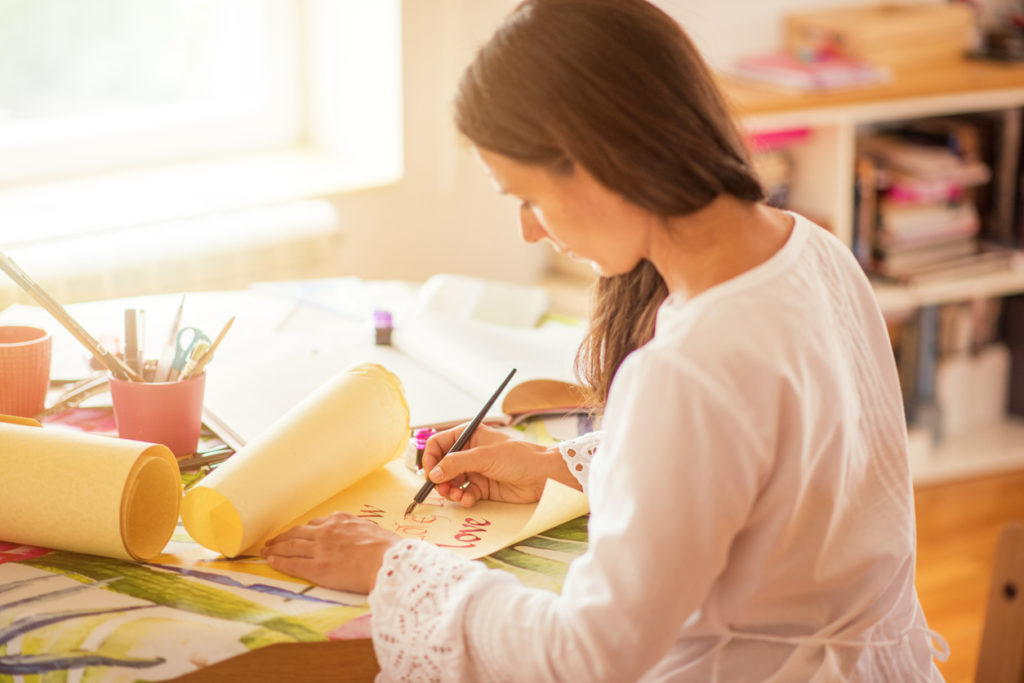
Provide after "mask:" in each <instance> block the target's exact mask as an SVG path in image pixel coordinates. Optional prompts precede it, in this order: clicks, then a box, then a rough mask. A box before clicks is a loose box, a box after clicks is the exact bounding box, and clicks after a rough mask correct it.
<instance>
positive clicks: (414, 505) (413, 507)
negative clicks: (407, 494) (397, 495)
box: [405, 500, 416, 517]
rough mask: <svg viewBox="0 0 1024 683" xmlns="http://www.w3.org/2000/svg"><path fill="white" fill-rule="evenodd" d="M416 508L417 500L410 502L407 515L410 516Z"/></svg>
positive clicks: (406, 510) (406, 511) (406, 509)
mask: <svg viewBox="0 0 1024 683" xmlns="http://www.w3.org/2000/svg"><path fill="white" fill-rule="evenodd" d="M415 509H416V501H415V500H414V501H413V502H411V503H409V507H407V508H405V516H406V517H408V516H409V515H410V514H411V513H412V511H413V510H415Z"/></svg>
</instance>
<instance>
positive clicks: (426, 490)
mask: <svg viewBox="0 0 1024 683" xmlns="http://www.w3.org/2000/svg"><path fill="white" fill-rule="evenodd" d="M514 374H516V369H515V368H512V372H510V373H508V376H507V377H505V381H504V382H502V383H501V386H499V387H498V388H497V390H496V391H495V392H494V393H493V394H491V397H490V398H489V399H487V403H485V404H484V407H483V408H481V409H480V412H479V413H477V414H476V417H474V418H473V421H472V422H470V423H469V424H468V425H466V428H465V429H463V430H462V433H461V434H459V438H458V439H456V440H455V443H453V444H452V447H451V448H449V449H448V453H445V455H446V456H447V455H448V454H449V453H454V452H455V451H461V450H462V448H463V446H465V445H466V443H467V442H468V441H469V438H470V437H471V436H473V432H475V431H476V428H477V427H479V426H480V423H481V422H483V420H484V416H486V415H487V411H488V410H490V409H491V406H492V405H494V402H495V401H496V400H498V395H499V394H501V392H502V391H503V390H504V389H505V386H506V385H507V384H508V382H509V380H510V379H512V375H514ZM433 490H434V482H432V481H430V480H429V479H428V480H427V483H425V484H424V485H423V486H421V487H420V490H419V491H417V492H416V495H415V496H414V497H413V499H412V502H411V503H409V507H407V508H405V514H406V516H408V515H409V514H410V513H411V512H412V511H413V510H415V509H416V506H417V505H419V504H420V503H422V502H423V501H424V500H426V498H427V496H428V495H429V494H430V492H431V491H433Z"/></svg>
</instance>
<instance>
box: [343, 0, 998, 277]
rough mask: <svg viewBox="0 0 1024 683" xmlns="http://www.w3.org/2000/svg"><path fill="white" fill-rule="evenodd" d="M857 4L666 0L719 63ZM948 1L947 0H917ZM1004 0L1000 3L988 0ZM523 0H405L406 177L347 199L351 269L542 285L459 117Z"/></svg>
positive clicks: (540, 248)
mask: <svg viewBox="0 0 1024 683" xmlns="http://www.w3.org/2000/svg"><path fill="white" fill-rule="evenodd" d="M851 1H852V0H713V1H708V0H656V4H658V5H659V6H661V7H663V8H664V9H665V10H666V11H668V12H669V13H670V14H672V15H673V16H674V17H675V18H676V19H677V20H678V21H679V22H680V23H681V24H682V25H683V27H684V28H685V29H686V30H687V32H688V33H689V34H690V36H691V37H692V38H693V40H694V42H696V43H697V45H698V47H699V48H700V49H701V50H702V52H703V53H704V54H705V57H706V58H707V59H708V61H709V62H710V63H711V64H712V65H723V64H726V63H728V62H729V60H731V59H732V58H734V57H736V56H737V55H739V54H743V53H746V52H751V51H753V52H757V51H761V50H770V49H772V48H774V47H776V46H777V45H778V44H779V40H780V35H781V34H780V27H781V21H782V17H783V15H784V14H785V13H786V12H791V11H796V10H803V9H809V8H820V7H824V6H840V5H848V4H850V2H851ZM917 1H921V2H938V1H941V0H917ZM987 1H989V2H995V1H996V0H987ZM515 4H516V2H515V0H405V2H404V3H403V15H404V16H403V31H404V38H403V47H404V55H403V68H404V70H405V73H404V81H405V86H404V96H405V103H404V115H405V177H404V178H403V180H402V181H401V182H400V183H398V184H396V185H393V186H389V187H384V188H378V189H375V190H370V191H365V192H358V193H351V194H346V195H342V196H339V197H337V198H336V204H337V206H338V207H339V209H340V210H341V212H342V215H343V216H344V220H345V221H346V222H347V224H348V228H349V235H348V236H347V237H346V239H345V241H344V245H343V253H342V254H341V258H340V262H341V264H342V266H343V268H344V270H345V272H346V274H354V275H359V276H361V277H368V278H391V277H398V278H408V279H423V278H426V277H427V276H429V275H430V274H432V273H435V272H439V271H449V272H461V273H467V274H471V275H479V276H486V277H493V278H498V279H504V280H509V281H515V282H532V281H535V280H536V279H537V278H538V277H540V276H541V275H542V274H543V272H544V270H545V269H546V267H547V264H548V262H549V256H550V251H549V248H548V247H547V246H546V245H543V244H541V245H527V244H523V243H522V242H521V241H520V239H519V235H518V223H517V220H518V211H517V207H516V203H515V201H514V200H513V199H510V198H508V197H500V196H498V195H497V194H496V193H495V191H494V190H493V188H492V187H491V186H490V184H489V182H488V181H487V179H486V176H484V174H483V172H482V170H481V169H480V167H479V165H478V162H477V161H476V160H475V158H474V157H473V156H472V154H471V153H470V151H469V150H468V148H467V147H466V145H465V144H464V143H463V142H461V141H460V140H459V139H458V138H457V136H456V134H455V131H454V128H453V126H452V124H451V100H452V96H453V94H454V92H455V86H456V83H457V81H458V78H459V75H460V74H461V72H462V69H463V68H464V66H465V65H466V64H468V63H469V61H470V60H471V59H472V56H473V53H474V51H475V49H476V48H477V47H478V46H479V45H480V44H481V43H482V42H484V41H486V40H487V38H488V37H489V36H490V35H491V33H492V32H493V30H494V29H495V28H496V27H497V25H498V24H499V23H500V22H501V20H502V19H503V18H504V16H505V15H506V14H507V13H508V11H509V10H511V8H512V7H514V6H515Z"/></svg>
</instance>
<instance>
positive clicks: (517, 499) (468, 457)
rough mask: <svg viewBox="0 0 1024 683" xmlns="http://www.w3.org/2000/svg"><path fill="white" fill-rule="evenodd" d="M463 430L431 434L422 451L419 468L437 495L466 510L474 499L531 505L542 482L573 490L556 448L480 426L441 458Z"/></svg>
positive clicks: (540, 490)
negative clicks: (551, 481) (462, 444)
mask: <svg viewBox="0 0 1024 683" xmlns="http://www.w3.org/2000/svg"><path fill="white" fill-rule="evenodd" d="M464 427H465V425H460V426H459V427H456V428H454V429H449V430H446V431H443V432H439V433H437V434H435V435H434V436H432V437H431V438H430V440H429V441H427V446H426V448H425V449H424V451H423V469H424V470H426V471H427V473H428V475H427V476H428V478H429V479H430V481H432V482H434V483H435V484H436V487H435V488H434V490H435V491H437V492H438V493H439V494H440V495H441V496H443V497H445V498H447V499H449V500H452V501H455V502H457V503H461V504H462V505H463V506H464V507H469V506H471V505H473V504H474V503H476V502H477V501H478V500H495V501H501V502H504V503H535V502H537V501H538V500H540V496H541V493H543V492H544V484H545V483H546V482H547V480H548V479H556V480H558V481H563V482H566V483H570V482H569V481H568V480H571V483H572V484H573V485H575V486H576V488H579V485H578V484H577V483H576V481H575V479H574V478H573V476H572V475H571V474H570V473H569V469H568V467H566V465H565V462H564V461H563V460H562V456H561V454H560V453H559V452H558V449H557V448H547V447H545V446H540V445H538V444H535V443H530V442H528V441H524V440H522V439H516V438H513V437H511V436H509V435H507V434H504V433H503V432H500V431H498V430H496V429H492V428H490V427H486V426H484V425H481V426H480V427H479V428H478V429H477V430H476V431H475V432H474V433H473V436H472V437H471V438H470V440H469V443H468V444H466V446H465V447H464V448H463V449H462V450H461V451H458V452H456V453H451V454H449V455H447V456H445V453H447V452H448V449H449V448H451V446H452V444H454V443H455V441H456V439H458V438H459V434H461V433H462V430H463V428H464ZM566 478H568V480H567V479H566Z"/></svg>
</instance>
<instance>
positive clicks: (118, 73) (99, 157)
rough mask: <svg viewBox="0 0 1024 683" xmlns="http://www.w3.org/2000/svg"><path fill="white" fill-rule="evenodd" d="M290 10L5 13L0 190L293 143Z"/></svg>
mask: <svg viewBox="0 0 1024 683" xmlns="http://www.w3.org/2000/svg"><path fill="white" fill-rule="evenodd" d="M294 8H295V5H294V3H290V2H273V1H267V2H255V1H252V0H145V2H138V0H90V1H89V2H81V1H80V0H0V158H2V159H4V163H2V164H0V183H6V182H13V181H26V180H34V179H37V178H41V177H46V176H52V175H58V174H66V173H69V172H75V171H82V170H90V169H100V168H111V167H116V166H123V165H127V164H133V163H139V162H153V161H161V160H170V159H181V158H187V157H189V156H194V155H196V154H199V153H203V154H209V153H216V152H223V151H228V150H236V149H241V148H246V147H249V148H251V147H258V146H261V145H273V144H279V143H281V142H284V141H287V140H288V139H291V138H295V137H297V136H298V134H299V120H300V119H299V111H298V108H297V103H298V100H299V98H298V94H297V93H298V91H297V88H296V83H297V79H296V78H295V77H294V75H295V73H296V68H297V64H298V59H297V50H298V41H297V40H296V38H297V31H298V27H299V25H298V22H297V20H296V16H295V12H294Z"/></svg>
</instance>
